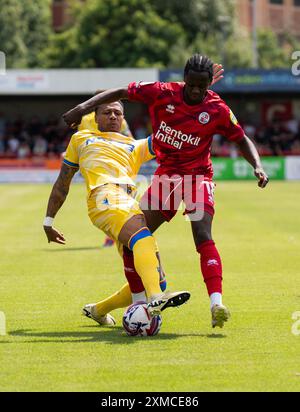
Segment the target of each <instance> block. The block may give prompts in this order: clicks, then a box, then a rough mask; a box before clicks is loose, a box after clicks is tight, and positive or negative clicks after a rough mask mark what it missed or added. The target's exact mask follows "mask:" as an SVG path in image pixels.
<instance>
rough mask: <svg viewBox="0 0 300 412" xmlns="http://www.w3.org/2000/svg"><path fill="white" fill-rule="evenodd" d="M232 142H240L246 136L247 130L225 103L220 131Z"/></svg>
mask: <svg viewBox="0 0 300 412" xmlns="http://www.w3.org/2000/svg"><path fill="white" fill-rule="evenodd" d="M217 133H219V134H221V135H222V136H224V137H226V139H228V140H230V141H231V142H240V141H241V140H242V139H243V138H244V137H245V132H244V130H243V129H242V127H241V126H240V124H239V122H238V120H237V118H236V117H235V115H234V114H233V112H232V111H231V110H230V108H229V107H228V106H227V105H225V104H224V106H223V107H222V111H221V122H220V124H219V126H218V132H217Z"/></svg>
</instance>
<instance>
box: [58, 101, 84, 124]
mask: <svg viewBox="0 0 300 412" xmlns="http://www.w3.org/2000/svg"><path fill="white" fill-rule="evenodd" d="M82 114H83V113H82V109H81V107H80V105H78V106H76V107H74V109H71V110H69V111H68V112H66V113H64V114H63V115H62V117H63V119H64V121H65V122H66V123H67V125H68V126H70V127H72V129H76V127H77V126H78V125H79V124H80V122H81V118H82Z"/></svg>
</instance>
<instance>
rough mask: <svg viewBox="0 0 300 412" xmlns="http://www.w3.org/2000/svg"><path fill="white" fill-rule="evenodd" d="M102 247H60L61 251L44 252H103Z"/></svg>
mask: <svg viewBox="0 0 300 412" xmlns="http://www.w3.org/2000/svg"><path fill="white" fill-rule="evenodd" d="M101 249H102V247H101V246H86V247H64V246H62V247H60V248H59V249H42V251H43V252H74V251H82V250H101Z"/></svg>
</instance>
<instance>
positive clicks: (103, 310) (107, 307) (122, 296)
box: [95, 283, 132, 316]
mask: <svg viewBox="0 0 300 412" xmlns="http://www.w3.org/2000/svg"><path fill="white" fill-rule="evenodd" d="M131 303H132V297H131V291H130V288H129V285H128V283H126V285H124V286H123V287H122V288H121V289H120V290H119V291H118V292H116V293H114V294H113V295H111V296H110V297H109V298H107V299H104V300H101V301H100V302H98V303H96V306H95V309H96V313H97V314H98V315H99V316H102V315H106V314H107V313H109V312H110V311H112V310H114V309H119V308H126V307H127V306H129V305H131Z"/></svg>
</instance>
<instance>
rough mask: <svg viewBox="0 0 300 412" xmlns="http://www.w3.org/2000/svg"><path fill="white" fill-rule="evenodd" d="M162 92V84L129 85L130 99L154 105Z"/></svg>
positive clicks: (143, 83) (134, 83) (142, 83)
mask: <svg viewBox="0 0 300 412" xmlns="http://www.w3.org/2000/svg"><path fill="white" fill-rule="evenodd" d="M161 92H162V83H161V82H139V83H136V82H133V83H130V84H129V85H128V99H129V100H133V101H138V102H141V103H146V104H152V103H153V102H154V101H155V100H156V98H157V97H158V96H159V95H160V94H161Z"/></svg>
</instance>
